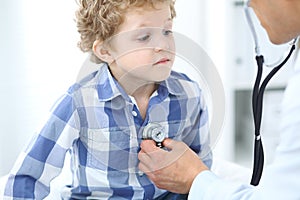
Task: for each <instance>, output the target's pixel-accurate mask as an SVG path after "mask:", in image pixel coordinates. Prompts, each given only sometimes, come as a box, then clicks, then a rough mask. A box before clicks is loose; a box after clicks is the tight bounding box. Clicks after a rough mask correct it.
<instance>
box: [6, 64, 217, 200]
mask: <svg viewBox="0 0 300 200" xmlns="http://www.w3.org/2000/svg"><path fill="white" fill-rule="evenodd" d="M150 122H155V123H159V124H161V125H162V127H163V128H164V130H166V132H167V136H168V137H169V138H173V139H176V140H181V141H184V142H185V143H187V144H188V145H189V146H190V148H191V149H193V150H194V151H195V152H196V153H197V154H198V155H199V156H200V157H201V158H202V159H203V160H204V162H205V163H206V164H207V165H208V166H210V165H211V151H210V147H209V134H208V114H207V108H206V107H205V105H204V101H203V96H202V94H201V90H200V89H199V86H198V84H197V83H195V82H193V81H191V80H190V79H188V77H187V76H185V75H184V74H180V73H176V72H172V73H171V75H170V77H169V78H168V79H167V80H166V81H163V82H161V83H160V85H159V87H158V89H157V91H156V93H155V95H153V96H152V97H151V99H150V101H149V106H148V109H147V114H146V117H145V119H144V120H143V119H142V117H141V116H140V114H139V111H138V108H137V106H136V105H135V104H134V103H133V101H132V100H131V98H130V97H129V96H128V95H127V94H126V93H125V91H124V90H123V89H122V88H121V86H120V85H119V84H118V82H117V81H116V80H115V79H114V78H113V77H112V76H111V74H110V72H109V70H108V67H107V65H106V64H103V65H102V66H101V67H100V69H99V70H98V71H96V72H94V73H92V74H90V75H89V76H87V77H86V78H84V79H83V80H82V81H80V82H79V83H76V84H74V85H73V86H72V87H70V89H69V90H68V92H67V93H66V94H65V95H64V96H63V97H62V98H61V99H60V100H59V101H58V103H57V104H56V105H55V106H54V108H53V110H52V112H51V116H50V118H49V119H48V121H47V123H46V124H45V126H44V127H43V128H42V130H41V131H40V132H39V134H38V135H37V136H36V137H35V138H34V139H33V140H32V142H31V143H30V144H29V146H28V147H27V149H26V150H25V151H24V152H23V153H22V154H21V155H20V156H19V158H18V160H17V162H16V164H15V166H14V168H13V169H12V171H11V174H10V175H9V179H8V182H7V184H6V188H5V194H4V195H5V199H43V198H44V197H45V196H47V195H48V194H49V192H50V186H49V185H50V181H51V180H52V179H53V178H55V177H56V176H58V175H59V174H60V172H61V170H62V167H63V164H64V158H65V155H66V153H67V152H70V154H71V170H72V174H73V175H72V178H73V181H72V184H71V185H68V186H66V188H65V191H64V192H63V194H64V195H63V196H64V198H65V199H88V198H89V199H90V198H93V199H154V198H157V197H159V196H162V195H166V194H167V193H168V192H167V191H165V190H161V189H158V188H157V187H155V185H153V183H152V182H151V181H149V179H148V178H147V176H146V175H143V174H141V173H140V172H139V170H138V167H137V166H138V158H137V154H138V152H139V150H140V148H139V144H140V142H141V138H142V131H143V129H144V127H145V126H146V125H147V124H148V123H150Z"/></svg>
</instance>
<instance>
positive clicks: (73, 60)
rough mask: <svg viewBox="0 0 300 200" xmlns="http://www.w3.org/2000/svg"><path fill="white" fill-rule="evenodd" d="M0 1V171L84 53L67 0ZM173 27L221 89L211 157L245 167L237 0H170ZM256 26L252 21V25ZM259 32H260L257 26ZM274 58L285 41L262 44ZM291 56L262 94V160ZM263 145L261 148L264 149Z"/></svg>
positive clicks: (244, 53)
mask: <svg viewBox="0 0 300 200" xmlns="http://www.w3.org/2000/svg"><path fill="white" fill-rule="evenodd" d="M1 2H2V3H1V7H0V27H1V31H0V38H1V45H0V67H1V73H0V94H1V98H0V103H1V115H0V176H3V175H5V174H7V173H8V172H9V170H10V169H11V168H12V166H13V163H14V162H15V160H16V158H17V156H18V154H19V153H20V151H21V150H22V149H23V148H25V146H26V144H27V143H28V142H29V140H30V139H31V137H32V135H33V134H34V133H35V132H36V130H38V129H39V127H40V126H42V125H43V124H42V123H43V122H44V121H45V118H47V116H48V112H49V110H50V108H51V106H52V105H53V104H54V103H55V101H56V100H57V99H58V98H59V97H60V96H61V95H62V94H63V93H64V92H65V91H66V90H67V89H68V87H69V86H70V85H71V84H72V83H73V82H74V81H76V78H77V74H78V72H79V70H80V68H81V66H82V64H83V63H84V61H85V59H86V57H87V55H86V54H84V53H82V52H81V51H80V50H79V48H77V42H78V39H79V35H78V33H77V30H76V24H75V21H74V18H75V17H74V12H75V10H76V2H75V0H68V1H66V0H51V1H45V0H26V1H24V0H14V1H11V0H2V1H1ZM176 9H177V17H176V19H175V21H174V26H175V27H174V30H175V31H177V32H179V33H182V34H184V35H186V36H187V37H189V38H191V39H192V40H194V41H195V42H197V43H198V44H199V45H200V46H201V47H202V48H203V49H204V50H205V51H206V52H207V54H208V55H209V56H210V58H211V59H212V61H213V62H214V63H215V65H216V67H217V69H218V71H219V74H220V76H221V78H222V81H223V85H224V88H225V94H226V102H225V103H226V116H225V122H224V125H223V128H222V130H221V133H220V137H219V140H218V142H217V144H216V145H215V146H214V149H213V150H214V154H215V156H216V157H220V158H222V159H225V160H228V161H232V162H235V163H238V164H240V165H242V166H245V167H248V168H251V166H252V151H253V134H254V132H253V120H252V113H251V90H252V85H253V82H254V78H255V72H256V65H255V62H254V46H253V40H252V38H251V36H250V34H249V29H248V27H247V24H246V20H245V16H244V12H243V3H242V1H238V0H237V1H234V0H200V1H199V0H177V1H176ZM257 26H258V28H259V29H261V27H260V25H259V24H258V25H257ZM261 37H266V35H265V33H264V31H263V30H262V29H261ZM264 46H265V49H264V50H265V54H267V55H266V57H268V58H271V60H272V59H273V60H274V61H275V60H276V59H277V57H278V56H277V55H281V54H282V53H283V49H285V48H286V46H283V47H278V46H274V45H271V44H269V43H268V42H264ZM293 65H294V62H293V60H292V61H291V62H289V63H288V65H287V66H285V69H284V70H282V71H281V72H280V74H279V75H276V76H275V77H276V78H274V80H272V81H271V84H270V86H269V87H268V89H267V91H266V94H265V106H264V113H263V115H264V120H263V122H262V124H263V125H262V132H263V141H264V145H265V146H266V147H265V148H268V149H270V150H269V151H267V152H266V159H267V162H266V163H267V164H268V163H269V162H271V161H272V158H273V157H272V156H273V152H274V151H273V150H274V149H275V148H276V145H277V143H278V139H279V138H278V131H279V129H278V124H279V122H280V117H279V115H280V102H281V99H282V94H283V91H284V88H285V86H286V80H287V79H288V77H289V76H290V75H291V70H292V68H293ZM267 146H268V147H267Z"/></svg>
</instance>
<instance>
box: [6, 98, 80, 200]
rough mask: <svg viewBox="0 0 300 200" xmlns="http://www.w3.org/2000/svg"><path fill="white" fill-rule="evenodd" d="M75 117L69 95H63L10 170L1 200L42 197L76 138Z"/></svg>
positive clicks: (74, 110) (48, 190)
mask: <svg viewBox="0 0 300 200" xmlns="http://www.w3.org/2000/svg"><path fill="white" fill-rule="evenodd" d="M78 127H79V119H78V114H77V111H76V106H75V103H74V101H73V98H72V97H71V96H70V95H69V94H66V95H64V96H63V97H62V98H61V99H60V101H59V102H58V103H57V104H56V105H55V106H54V109H53V111H52V112H51V115H50V117H49V119H48V121H47V122H46V124H45V125H44V127H43V128H42V129H41V131H40V132H39V134H37V135H36V136H35V137H34V138H33V139H32V141H31V142H30V144H29V145H28V146H27V148H26V149H25V150H24V152H22V153H21V154H20V155H19V157H18V159H17V161H16V163H15V165H14V167H13V169H12V170H11V172H10V174H9V176H8V180H7V183H6V186H5V190H4V196H5V199H43V198H44V197H46V196H47V195H48V194H49V192H50V182H51V180H52V179H53V178H55V177H56V176H58V175H59V173H60V172H61V170H62V167H63V164H64V158H65V154H66V152H67V151H68V150H69V149H70V147H71V146H72V144H73V141H74V140H75V139H76V138H78V137H79V131H78V130H79V129H78Z"/></svg>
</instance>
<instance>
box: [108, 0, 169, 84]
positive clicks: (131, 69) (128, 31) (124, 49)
mask: <svg viewBox="0 0 300 200" xmlns="http://www.w3.org/2000/svg"><path fill="white" fill-rule="evenodd" d="M108 52H109V54H110V56H111V57H112V62H111V63H109V65H110V70H111V72H112V74H113V75H114V77H115V78H116V79H117V80H118V81H121V79H124V80H129V81H130V84H134V82H135V81H136V82H141V81H142V82H159V81H162V80H165V79H166V78H168V76H169V75H170V71H171V67H172V65H173V62H174V58H175V56H174V53H175V45H174V38H173V35H172V18H171V12H170V7H169V5H168V4H159V5H158V6H157V7H156V8H155V9H154V8H148V7H147V8H134V9H129V10H128V12H127V13H126V14H125V16H124V22H123V23H122V24H121V25H120V27H119V29H118V32H117V34H116V35H115V36H113V37H112V38H111V39H110V40H109V41H108Z"/></svg>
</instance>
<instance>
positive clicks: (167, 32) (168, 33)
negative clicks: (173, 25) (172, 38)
mask: <svg viewBox="0 0 300 200" xmlns="http://www.w3.org/2000/svg"><path fill="white" fill-rule="evenodd" d="M172 33H173V31H171V30H163V35H171V34H172Z"/></svg>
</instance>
